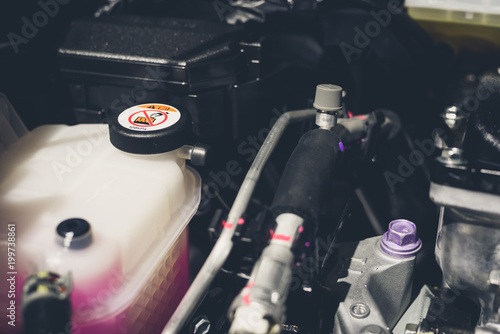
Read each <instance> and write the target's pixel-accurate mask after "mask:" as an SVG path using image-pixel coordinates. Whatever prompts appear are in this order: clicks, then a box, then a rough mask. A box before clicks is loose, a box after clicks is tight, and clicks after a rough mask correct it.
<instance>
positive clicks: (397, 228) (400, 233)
mask: <svg viewBox="0 0 500 334" xmlns="http://www.w3.org/2000/svg"><path fill="white" fill-rule="evenodd" d="M380 246H381V248H382V250H383V251H384V252H385V253H387V254H389V255H393V256H397V257H410V256H413V255H415V253H417V252H418V251H419V250H420V248H421V247H422V241H421V240H420V239H419V238H418V236H417V226H416V225H415V224H414V223H412V222H411V221H409V220H405V219H397V220H393V221H392V222H390V223H389V230H388V231H387V232H385V234H384V235H383V236H382V240H381V243H380Z"/></svg>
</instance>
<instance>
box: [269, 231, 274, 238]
mask: <svg viewBox="0 0 500 334" xmlns="http://www.w3.org/2000/svg"><path fill="white" fill-rule="evenodd" d="M269 234H270V235H271V239H272V237H273V236H274V230H270V231H269Z"/></svg>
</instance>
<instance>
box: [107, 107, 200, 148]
mask: <svg viewBox="0 0 500 334" xmlns="http://www.w3.org/2000/svg"><path fill="white" fill-rule="evenodd" d="M190 135H191V118H190V116H189V113H188V112H181V111H180V110H179V109H177V108H175V107H173V106H170V105H167V104H160V103H150V104H141V105H137V106H134V107H130V108H128V109H126V110H125V111H122V112H121V113H120V114H118V115H115V116H113V118H112V119H111V122H110V124H109V137H110V140H111V143H112V144H113V145H114V146H115V147H116V148H118V149H120V150H122V151H125V152H128V153H135V154H158V153H165V152H170V151H173V150H176V149H178V148H179V147H181V146H183V145H185V144H186V143H187V142H188V140H189V138H190Z"/></svg>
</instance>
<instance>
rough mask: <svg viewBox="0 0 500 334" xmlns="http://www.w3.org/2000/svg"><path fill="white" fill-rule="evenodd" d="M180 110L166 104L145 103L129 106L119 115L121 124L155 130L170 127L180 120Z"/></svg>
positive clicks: (133, 127)
mask: <svg viewBox="0 0 500 334" xmlns="http://www.w3.org/2000/svg"><path fill="white" fill-rule="evenodd" d="M180 118H181V113H180V112H179V110H177V109H175V108H174V107H172V106H169V105H166V104H158V103H152V104H143V105H139V106H135V107H131V108H128V109H127V110H125V111H123V112H122V113H121V114H120V116H118V123H120V125H121V126H123V127H125V128H127V129H130V130H135V131H155V130H161V129H165V128H168V127H170V126H172V125H174V124H175V123H177V122H178V121H179V119H180Z"/></svg>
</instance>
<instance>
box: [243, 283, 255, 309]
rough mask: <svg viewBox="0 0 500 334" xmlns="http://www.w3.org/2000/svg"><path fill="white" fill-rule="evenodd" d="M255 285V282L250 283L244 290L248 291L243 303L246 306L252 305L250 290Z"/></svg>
mask: <svg viewBox="0 0 500 334" xmlns="http://www.w3.org/2000/svg"><path fill="white" fill-rule="evenodd" d="M254 285H255V282H252V283H248V285H247V286H246V287H244V288H243V290H245V289H246V290H247V291H246V292H245V294H244V295H243V303H244V304H245V305H250V289H252V288H253V286H254Z"/></svg>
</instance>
